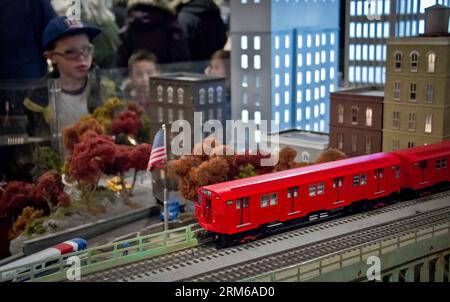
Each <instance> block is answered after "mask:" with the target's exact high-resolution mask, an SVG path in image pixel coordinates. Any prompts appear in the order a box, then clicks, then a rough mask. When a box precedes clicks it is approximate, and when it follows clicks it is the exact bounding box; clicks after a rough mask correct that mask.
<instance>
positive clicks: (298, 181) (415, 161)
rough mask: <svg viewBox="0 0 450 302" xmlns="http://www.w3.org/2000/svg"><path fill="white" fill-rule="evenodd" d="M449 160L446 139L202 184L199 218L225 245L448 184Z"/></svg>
mask: <svg viewBox="0 0 450 302" xmlns="http://www.w3.org/2000/svg"><path fill="white" fill-rule="evenodd" d="M449 161H450V141H445V142H442V143H438V144H433V145H427V146H421V147H417V148H413V149H407V150H401V151H396V152H390V153H377V154H372V155H366V156H360V157H355V158H350V159H344V160H339V161H335V162H329V163H323V164H317V165H313V166H308V167H303V168H297V169H292V170H287V171H282V172H276V173H270V174H265V175H260V176H255V177H251V178H246V179H240V180H233V181H228V182H223V183H218V184H214V185H209V186H204V187H201V188H199V190H198V196H199V197H198V200H197V202H196V203H195V216H196V219H197V220H198V222H199V224H200V226H201V227H202V228H203V229H205V230H207V231H209V232H210V233H213V234H214V235H216V236H217V237H218V238H219V239H220V241H221V243H222V244H227V243H230V242H233V241H237V240H238V241H244V240H247V239H255V238H256V237H258V236H260V235H262V234H265V233H267V232H269V231H270V230H272V229H274V227H275V226H280V225H281V226H286V225H289V224H292V223H293V222H304V221H312V220H317V219H321V218H325V217H329V216H332V215H335V214H337V213H340V212H342V211H344V210H352V209H355V208H357V209H360V208H373V207H376V206H382V205H384V204H385V203H386V202H390V201H395V200H397V199H398V198H397V195H401V194H411V193H417V192H419V191H423V190H427V189H430V188H432V187H434V186H436V185H440V184H445V183H449V182H450V168H449V167H448V164H449Z"/></svg>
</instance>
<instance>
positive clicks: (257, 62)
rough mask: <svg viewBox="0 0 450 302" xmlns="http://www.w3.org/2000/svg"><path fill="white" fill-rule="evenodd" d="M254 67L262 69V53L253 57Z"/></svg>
mask: <svg viewBox="0 0 450 302" xmlns="http://www.w3.org/2000/svg"><path fill="white" fill-rule="evenodd" d="M253 67H254V68H255V69H261V56H260V55H256V56H254V58H253Z"/></svg>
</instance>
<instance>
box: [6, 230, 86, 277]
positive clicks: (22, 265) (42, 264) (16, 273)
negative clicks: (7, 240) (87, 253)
mask: <svg viewBox="0 0 450 302" xmlns="http://www.w3.org/2000/svg"><path fill="white" fill-rule="evenodd" d="M86 248H87V243H86V240H84V239H80V238H75V239H72V240H68V241H65V242H63V243H60V244H57V245H55V246H53V247H50V248H47V249H45V250H42V251H40V252H37V253H35V254H32V255H29V256H26V257H24V258H21V259H19V260H17V261H14V262H11V263H8V264H6V265H4V266H2V267H0V272H1V281H10V280H17V279H19V281H21V279H20V274H23V273H26V272H28V271H29V270H30V265H31V264H33V265H34V271H35V272H39V271H42V272H41V273H46V268H47V267H49V266H50V265H52V264H54V263H55V262H56V261H57V260H58V259H59V258H60V257H61V256H63V255H67V254H70V253H73V252H77V251H82V250H85V249H86Z"/></svg>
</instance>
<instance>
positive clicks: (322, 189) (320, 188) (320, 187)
mask: <svg viewBox="0 0 450 302" xmlns="http://www.w3.org/2000/svg"><path fill="white" fill-rule="evenodd" d="M324 193H325V184H324V183H323V182H321V183H320V184H318V185H317V195H323V194H324Z"/></svg>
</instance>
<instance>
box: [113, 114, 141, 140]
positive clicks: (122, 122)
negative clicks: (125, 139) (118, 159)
mask: <svg viewBox="0 0 450 302" xmlns="http://www.w3.org/2000/svg"><path fill="white" fill-rule="evenodd" d="M141 128H142V122H141V120H140V119H139V116H138V115H137V113H136V112H135V111H131V110H126V111H124V112H122V113H120V114H119V115H118V116H116V117H115V118H114V120H113V121H112V129H113V133H114V134H115V135H119V134H121V133H123V134H125V135H127V136H128V135H129V136H131V137H132V138H136V137H137V134H138V132H139V129H141Z"/></svg>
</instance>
